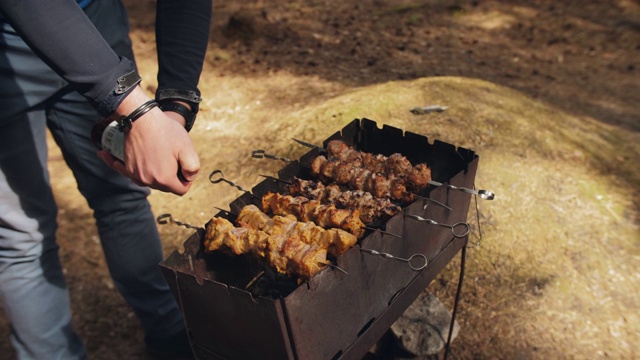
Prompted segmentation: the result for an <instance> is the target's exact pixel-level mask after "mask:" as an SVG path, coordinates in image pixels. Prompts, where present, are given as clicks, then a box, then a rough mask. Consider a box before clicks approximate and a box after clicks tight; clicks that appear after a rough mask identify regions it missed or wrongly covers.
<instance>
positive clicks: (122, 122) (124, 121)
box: [117, 100, 158, 132]
mask: <svg viewBox="0 0 640 360" xmlns="http://www.w3.org/2000/svg"><path fill="white" fill-rule="evenodd" d="M156 106H158V103H157V102H156V101H155V100H149V101H147V102H146V103H144V104H142V105H140V106H139V107H138V108H137V109H135V110H133V111H132V112H131V114H129V115H127V116H123V117H121V118H120V119H118V120H117V121H118V126H119V129H120V131H122V132H129V130H131V125H133V122H134V121H136V120H138V118H140V117H141V116H142V115H144V114H146V113H147V112H149V110H151V109H153V108H154V107H156Z"/></svg>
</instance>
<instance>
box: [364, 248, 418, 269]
mask: <svg viewBox="0 0 640 360" xmlns="http://www.w3.org/2000/svg"><path fill="white" fill-rule="evenodd" d="M360 251H362V252H365V253H369V254H371V255H379V256H382V257H383V258H385V259H395V260H399V261H404V262H406V263H408V264H409V267H410V268H411V269H412V270H415V271H420V270H422V269H424V268H426V267H427V265H428V264H429V262H428V260H427V257H426V256H424V255H423V254H413V255H411V256H410V257H409V258H408V259H404V258H401V257H397V256H394V255H391V254H389V253H383V252H379V251H376V250H373V249H364V248H360ZM417 258H422V260H424V264H422V265H421V266H415V265H413V264H412V261H413V260H414V259H417Z"/></svg>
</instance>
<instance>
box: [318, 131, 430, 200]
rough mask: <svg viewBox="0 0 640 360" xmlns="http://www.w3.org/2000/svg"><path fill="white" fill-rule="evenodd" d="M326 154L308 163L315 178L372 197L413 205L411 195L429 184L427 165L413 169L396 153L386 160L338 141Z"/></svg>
mask: <svg viewBox="0 0 640 360" xmlns="http://www.w3.org/2000/svg"><path fill="white" fill-rule="evenodd" d="M326 150H327V155H328V157H326V156H324V155H318V156H317V157H316V158H315V159H314V160H313V162H312V163H311V171H312V172H313V174H314V175H316V176H319V177H320V178H321V179H322V180H325V181H327V180H333V181H335V182H336V183H337V184H339V185H348V186H349V187H350V188H352V189H355V190H365V191H368V192H371V193H372V194H373V195H374V196H375V197H389V198H391V199H394V200H400V201H403V202H407V203H408V202H412V201H413V200H414V197H415V194H414V193H416V192H420V191H422V190H423V189H425V188H426V187H427V185H428V184H429V181H430V180H431V169H429V167H428V166H427V164H425V163H422V164H418V165H416V166H413V165H412V164H411V162H409V160H408V159H407V158H406V157H404V156H403V155H401V154H399V153H395V154H392V155H390V156H388V157H387V156H384V155H380V154H371V153H366V152H362V151H357V150H355V149H354V148H352V147H350V146H349V145H347V144H346V143H344V142H343V141H340V140H332V141H330V142H329V143H328V144H327V148H326Z"/></svg>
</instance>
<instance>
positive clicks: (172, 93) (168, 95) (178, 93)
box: [156, 89, 202, 114]
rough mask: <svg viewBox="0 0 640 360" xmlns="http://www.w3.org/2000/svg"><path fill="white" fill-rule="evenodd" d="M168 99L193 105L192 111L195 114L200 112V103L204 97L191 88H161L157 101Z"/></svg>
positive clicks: (157, 94)
mask: <svg viewBox="0 0 640 360" xmlns="http://www.w3.org/2000/svg"><path fill="white" fill-rule="evenodd" d="M168 100H173V101H176V100H180V101H184V102H186V103H188V104H189V105H191V111H192V112H193V113H194V114H197V113H198V105H199V104H200V101H202V98H201V97H200V94H198V93H197V92H195V91H191V90H178V89H161V90H158V91H156V101H158V102H159V103H163V102H165V101H168Z"/></svg>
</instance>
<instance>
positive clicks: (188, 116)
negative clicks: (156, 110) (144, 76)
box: [160, 101, 196, 132]
mask: <svg viewBox="0 0 640 360" xmlns="http://www.w3.org/2000/svg"><path fill="white" fill-rule="evenodd" d="M160 109H162V111H173V112H174V113H178V114H180V116H182V117H183V118H184V121H185V122H184V128H185V129H186V130H187V132H189V131H190V130H191V128H192V127H193V124H194V123H195V122H196V113H195V112H193V111H191V110H189V108H188V107H186V106H184V105H182V104H180V103H177V102H174V101H161V102H160Z"/></svg>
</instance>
